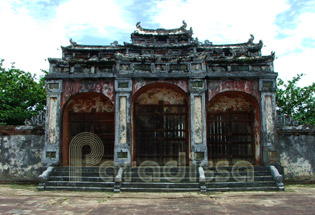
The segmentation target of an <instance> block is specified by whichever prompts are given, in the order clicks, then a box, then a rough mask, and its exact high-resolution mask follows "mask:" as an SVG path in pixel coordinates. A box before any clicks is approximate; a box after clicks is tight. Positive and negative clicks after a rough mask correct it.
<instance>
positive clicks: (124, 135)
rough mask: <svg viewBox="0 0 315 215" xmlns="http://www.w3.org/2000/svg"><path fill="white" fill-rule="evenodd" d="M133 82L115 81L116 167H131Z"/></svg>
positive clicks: (128, 80)
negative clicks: (131, 94)
mask: <svg viewBox="0 0 315 215" xmlns="http://www.w3.org/2000/svg"><path fill="white" fill-rule="evenodd" d="M131 91H132V81H131V80H130V79H118V80H115V92H116V101H115V150H114V162H115V165H120V166H124V165H126V164H127V165H129V164H130V162H131V153H130V152H131V148H130V145H131V125H130V102H131V96H130V93H131Z"/></svg>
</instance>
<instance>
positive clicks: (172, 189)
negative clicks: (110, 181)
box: [120, 187, 200, 192]
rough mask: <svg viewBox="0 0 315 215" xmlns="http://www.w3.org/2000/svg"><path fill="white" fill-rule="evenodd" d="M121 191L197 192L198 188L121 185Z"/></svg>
mask: <svg viewBox="0 0 315 215" xmlns="http://www.w3.org/2000/svg"><path fill="white" fill-rule="evenodd" d="M120 190H121V191H122V192H198V191H200V188H199V187H198V188H147V187H146V188H140V187H126V188H125V187H122V188H121V189H120Z"/></svg>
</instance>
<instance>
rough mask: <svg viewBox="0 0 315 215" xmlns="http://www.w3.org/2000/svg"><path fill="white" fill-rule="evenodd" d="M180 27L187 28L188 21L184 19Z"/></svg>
mask: <svg viewBox="0 0 315 215" xmlns="http://www.w3.org/2000/svg"><path fill="white" fill-rule="evenodd" d="M180 28H181V29H183V30H184V29H186V28H187V23H186V22H185V20H183V25H182V26H181V27H180Z"/></svg>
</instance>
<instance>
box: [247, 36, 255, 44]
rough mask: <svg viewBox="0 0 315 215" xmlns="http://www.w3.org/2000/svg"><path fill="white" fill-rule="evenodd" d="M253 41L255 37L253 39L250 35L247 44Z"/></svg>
mask: <svg viewBox="0 0 315 215" xmlns="http://www.w3.org/2000/svg"><path fill="white" fill-rule="evenodd" d="M254 39H255V37H254V35H252V34H251V35H250V38H249V40H248V43H253V42H254Z"/></svg>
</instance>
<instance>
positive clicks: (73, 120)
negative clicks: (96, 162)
mask: <svg viewBox="0 0 315 215" xmlns="http://www.w3.org/2000/svg"><path fill="white" fill-rule="evenodd" d="M82 132H91V133H93V134H96V135H97V136H98V137H100V139H101V141H102V143H103V145H104V152H103V156H102V161H105V160H113V157H114V138H115V135H114V112H100V113H98V112H91V113H85V112H79V113H75V112H69V140H70V141H71V140H72V139H73V138H74V137H75V136H76V135H77V134H79V133H82ZM90 152H91V148H90V147H89V146H88V145H85V146H83V148H82V159H83V160H84V158H85V156H86V155H87V154H89V153H90Z"/></svg>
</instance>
